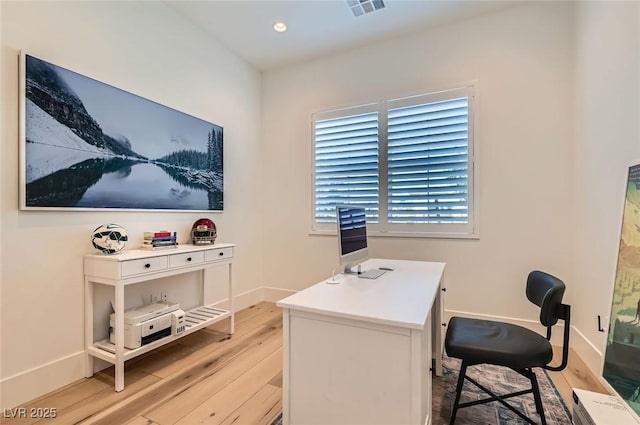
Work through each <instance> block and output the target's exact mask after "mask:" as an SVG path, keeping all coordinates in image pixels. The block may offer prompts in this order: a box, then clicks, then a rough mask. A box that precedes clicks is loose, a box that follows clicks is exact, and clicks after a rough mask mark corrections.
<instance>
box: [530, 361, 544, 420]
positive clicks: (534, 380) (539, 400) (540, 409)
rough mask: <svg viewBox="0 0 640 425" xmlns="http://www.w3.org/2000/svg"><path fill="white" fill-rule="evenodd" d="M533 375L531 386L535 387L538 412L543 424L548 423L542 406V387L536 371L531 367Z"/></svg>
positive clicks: (534, 394) (534, 393) (534, 396)
mask: <svg viewBox="0 0 640 425" xmlns="http://www.w3.org/2000/svg"><path fill="white" fill-rule="evenodd" d="M529 372H530V373H531V376H530V377H529V379H531V388H532V389H533V399H534V401H535V402H536V410H537V411H538V414H540V423H541V424H542V425H547V420H546V419H545V417H544V408H543V407H542V397H540V387H539V386H538V379H537V378H536V373H535V372H534V371H533V370H531V369H529Z"/></svg>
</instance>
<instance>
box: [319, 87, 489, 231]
mask: <svg viewBox="0 0 640 425" xmlns="http://www.w3.org/2000/svg"><path fill="white" fill-rule="evenodd" d="M473 99H474V87H473V85H470V86H467V87H463V88H458V89H453V90H446V91H441V92H436V93H430V94H425V95H420V96H413V97H407V98H402V99H394V100H388V101H382V102H378V103H373V104H368V105H362V106H357V107H351V108H343V109H336V110H331V111H322V112H317V113H315V114H314V115H313V141H314V155H313V171H314V177H313V185H314V187H313V194H314V195H313V214H312V215H313V217H312V232H314V233H330V232H331V233H332V232H335V219H336V218H335V205H336V204H351V205H358V206H363V207H365V209H366V211H367V222H368V224H369V225H370V226H369V227H370V231H371V233H372V234H374V235H397V236H425V237H429V236H433V237H477V235H478V231H477V224H476V220H477V213H476V202H477V200H476V199H475V196H474V187H475V186H474V181H475V179H474V171H475V167H474V165H475V160H474V145H473V141H474V140H473Z"/></svg>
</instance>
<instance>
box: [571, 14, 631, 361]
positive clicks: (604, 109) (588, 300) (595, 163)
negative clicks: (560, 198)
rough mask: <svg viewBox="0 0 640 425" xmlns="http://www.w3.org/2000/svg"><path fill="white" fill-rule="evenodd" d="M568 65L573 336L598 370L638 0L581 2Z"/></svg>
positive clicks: (617, 221) (616, 233)
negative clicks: (600, 319)
mask: <svg viewBox="0 0 640 425" xmlns="http://www.w3.org/2000/svg"><path fill="white" fill-rule="evenodd" d="M574 66H575V83H574V87H575V93H576V96H575V105H574V107H575V129H576V134H575V145H574V147H573V156H574V161H575V164H576V167H575V172H574V175H573V177H572V181H573V184H572V187H571V190H572V192H573V193H574V194H575V196H574V201H575V204H574V212H573V219H572V223H573V225H572V227H573V233H574V244H573V246H572V248H571V252H573V253H574V265H575V269H574V272H573V273H572V274H573V278H572V280H573V284H574V285H575V286H576V287H577V288H578V289H579V293H580V296H579V298H577V299H576V301H578V302H576V304H575V306H574V308H573V323H574V326H575V328H576V329H577V330H578V331H579V334H577V335H575V338H574V339H573V342H574V347H575V349H576V351H578V353H579V354H580V356H581V357H582V358H583V359H585V360H586V361H587V364H588V365H589V367H590V368H591V369H592V370H593V371H594V372H595V373H597V374H600V373H601V371H602V355H603V353H604V348H605V341H606V332H598V330H597V315H601V316H602V317H603V318H604V317H605V316H608V315H609V313H610V309H611V296H612V294H613V283H614V277H615V271H616V261H617V254H618V242H619V240H620V228H621V222H622V208H623V203H624V195H625V189H626V180H627V171H628V167H629V166H630V165H632V164H638V163H639V162H640V119H639V118H640V3H638V2H580V3H579V5H578V7H577V8H576V16H575V64H574ZM603 327H604V328H605V329H606V328H607V323H606V322H605V323H603Z"/></svg>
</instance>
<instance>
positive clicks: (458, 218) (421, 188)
mask: <svg viewBox="0 0 640 425" xmlns="http://www.w3.org/2000/svg"><path fill="white" fill-rule="evenodd" d="M467 110H468V99H467V98H466V97H463V98H457V99H450V100H443V101H438V102H433V103H425V104H417V105H410V106H404V107H399V108H394V109H391V108H390V109H389V112H388V136H387V137H388V168H387V170H388V220H389V223H467V222H468V208H469V205H468V193H469V192H468V141H467V138H468V126H469V125H468V117H467Z"/></svg>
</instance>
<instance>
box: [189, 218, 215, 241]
mask: <svg viewBox="0 0 640 425" xmlns="http://www.w3.org/2000/svg"><path fill="white" fill-rule="evenodd" d="M217 234H218V232H217V231H216V225H215V223H214V222H213V221H211V220H209V219H208V218H201V219H199V220H196V222H195V223H193V226H191V240H192V241H193V243H194V244H205V243H206V244H211V243H214V242H215V241H216V236H217Z"/></svg>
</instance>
